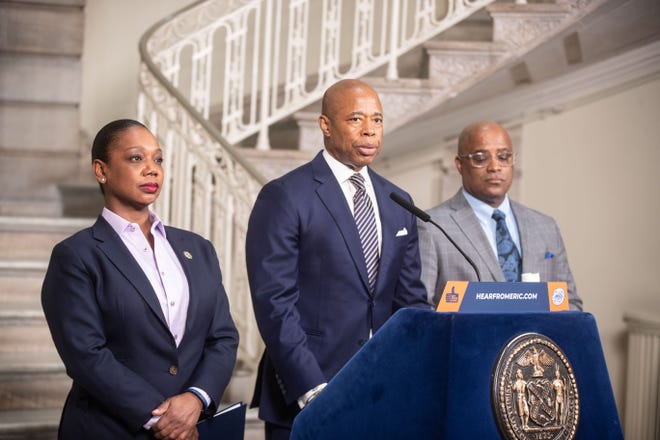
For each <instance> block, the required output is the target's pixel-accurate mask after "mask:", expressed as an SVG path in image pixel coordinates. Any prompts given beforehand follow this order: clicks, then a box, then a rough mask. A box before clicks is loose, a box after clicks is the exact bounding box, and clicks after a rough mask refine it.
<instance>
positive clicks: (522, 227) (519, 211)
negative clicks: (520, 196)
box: [511, 201, 542, 273]
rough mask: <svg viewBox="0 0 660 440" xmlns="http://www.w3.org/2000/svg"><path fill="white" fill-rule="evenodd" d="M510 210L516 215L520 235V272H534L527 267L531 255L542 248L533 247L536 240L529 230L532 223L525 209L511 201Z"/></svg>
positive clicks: (531, 227)
mask: <svg viewBox="0 0 660 440" xmlns="http://www.w3.org/2000/svg"><path fill="white" fill-rule="evenodd" d="M511 210H512V211H513V215H514V216H515V217H516V224H517V225H518V236H519V237H520V247H521V248H522V249H521V250H520V257H521V258H522V273H527V272H534V270H532V269H531V268H529V267H528V266H529V264H531V262H532V260H533V259H532V256H533V255H535V254H538V253H539V252H542V250H539V249H535V247H537V246H534V245H535V244H538V243H537V241H536V240H535V239H534V237H533V236H532V234H531V232H532V230H533V227H534V225H532V224H530V222H529V217H528V216H527V215H525V209H524V208H523V207H522V206H521V205H519V204H517V203H516V202H514V201H511ZM526 263H527V264H526ZM536 271H538V269H536Z"/></svg>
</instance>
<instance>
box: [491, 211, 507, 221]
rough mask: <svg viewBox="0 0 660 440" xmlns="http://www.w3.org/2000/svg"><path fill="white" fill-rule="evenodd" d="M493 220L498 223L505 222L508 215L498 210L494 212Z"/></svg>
mask: <svg viewBox="0 0 660 440" xmlns="http://www.w3.org/2000/svg"><path fill="white" fill-rule="evenodd" d="M492 218H493V220H495V221H496V222H499V221H500V220H504V219H505V218H506V214H504V213H503V212H502V211H500V210H499V209H496V210H494V211H493V215H492Z"/></svg>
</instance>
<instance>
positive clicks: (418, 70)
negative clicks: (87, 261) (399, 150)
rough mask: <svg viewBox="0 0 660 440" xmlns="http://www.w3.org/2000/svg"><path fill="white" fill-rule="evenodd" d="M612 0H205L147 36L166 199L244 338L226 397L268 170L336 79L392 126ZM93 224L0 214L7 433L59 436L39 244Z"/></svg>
mask: <svg viewBox="0 0 660 440" xmlns="http://www.w3.org/2000/svg"><path fill="white" fill-rule="evenodd" d="M603 3H605V0H556V1H528V2H525V1H515V2H512V1H504V0H502V1H493V0H426V1H415V0H382V1H379V0H206V1H200V2H197V3H195V4H194V5H192V6H190V7H188V8H187V9H185V10H183V11H182V12H180V13H178V14H175V15H173V16H171V17H168V18H166V19H164V20H163V21H161V22H159V23H157V24H156V25H155V26H154V27H153V28H152V29H151V30H150V31H149V32H148V33H147V34H145V36H144V37H143V39H142V41H141V43H140V53H141V58H142V66H141V72H140V78H139V83H140V95H139V108H138V117H139V118H140V119H141V120H143V121H144V122H145V123H147V125H148V126H149V127H150V128H151V129H152V130H153V131H154V132H155V134H156V135H157V136H158V137H159V139H160V140H161V143H162V144H163V145H164V146H166V148H165V151H166V155H167V157H166V161H165V163H166V164H168V167H169V168H168V169H167V170H166V176H167V179H168V181H167V184H166V185H165V186H164V190H163V193H162V195H161V197H160V199H159V201H158V204H157V206H156V207H155V209H156V210H157V211H158V213H159V215H160V216H161V217H162V218H163V220H164V221H165V222H166V223H168V224H171V225H173V226H178V227H183V228H187V229H191V230H194V231H196V232H198V233H200V234H201V235H203V236H205V237H208V238H209V239H210V240H211V241H212V242H213V243H214V245H215V246H216V249H217V251H218V255H219V257H220V261H221V265H222V270H223V274H224V282H225V286H226V288H227V291H228V293H229V295H230V301H231V307H232V314H233V316H234V319H235V322H236V324H237V327H238V328H239V332H240V335H241V344H240V347H239V362H238V366H237V371H236V375H235V380H234V381H232V384H230V388H229V390H228V392H227V400H234V399H237V398H241V399H248V398H249V391H250V389H251V385H252V384H251V374H252V373H253V372H254V368H255V366H256V363H257V362H258V359H259V356H260V354H261V351H262V343H261V340H260V337H259V334H258V331H257V328H256V325H255V323H254V318H253V314H252V306H251V302H250V295H249V290H248V283H247V277H246V271H245V256H244V239H245V232H246V231H245V228H246V225H247V219H248V216H249V213H250V210H251V207H252V203H253V201H254V199H255V198H256V195H257V193H258V191H259V189H260V188H261V186H262V185H263V184H264V183H265V181H266V180H267V179H269V178H272V177H275V176H277V175H280V174H282V173H283V172H284V171H285V170H287V169H290V168H291V167H293V166H294V165H295V164H297V163H300V162H303V161H305V160H307V159H308V158H309V157H311V155H312V154H313V153H314V152H315V151H317V150H318V149H319V148H320V146H321V139H320V137H319V133H318V129H317V127H316V116H317V115H318V111H319V104H318V102H319V99H320V97H321V95H322V93H323V91H324V90H325V89H326V88H327V86H328V85H330V84H331V83H333V82H335V81H336V80H338V79H341V78H347V77H360V78H363V79H364V80H365V81H367V82H368V83H370V84H371V85H372V86H373V87H374V88H375V89H376V90H377V91H378V92H379V94H380V96H381V99H382V102H383V107H384V112H385V114H386V119H387V125H386V129H387V132H388V133H395V132H396V130H397V129H399V128H401V127H403V126H405V124H407V123H409V122H410V121H411V120H413V119H415V118H416V117H418V116H419V115H421V114H424V113H425V112H428V111H430V110H432V109H433V108H436V107H437V106H439V105H442V104H443V103H445V102H446V101H447V100H450V99H452V98H454V97H456V96H457V95H459V94H460V93H462V92H463V91H465V90H467V89H468V88H469V87H471V86H473V85H475V84H477V83H479V82H480V81H483V80H484V79H486V78H488V77H489V76H491V75H492V74H494V73H495V72H497V71H499V70H501V69H503V68H504V67H507V66H511V65H512V64H514V63H516V62H517V61H518V60H520V59H521V58H522V57H524V55H525V54H526V53H527V52H529V51H531V50H532V49H534V48H535V47H537V46H538V45H540V44H541V43H543V42H545V41H547V40H548V39H551V38H552V37H553V36H555V35H557V34H558V33H560V32H561V31H562V30H564V29H566V28H567V27H569V26H571V25H572V24H574V23H575V22H576V21H578V20H581V19H583V18H584V17H585V16H587V15H588V14H590V13H591V12H593V11H594V10H595V9H596V8H598V7H599V6H600V5H601V4H603ZM0 213H1V212H0ZM87 224H89V220H79V221H70V220H62V221H54V220H53V219H47V220H34V219H31V218H24V219H17V218H12V217H3V218H0V248H1V249H3V250H4V251H5V253H4V255H11V254H12V253H13V258H12V259H7V258H4V259H2V261H0V283H1V284H0V285H1V286H2V290H0V292H2V295H1V296H0V304H1V307H0V327H2V328H3V330H4V331H3V332H2V333H0V402H1V403H0V439H2V438H7V439H8V438H16V439H18V438H55V434H54V433H55V431H56V426H57V416H58V413H59V408H60V407H61V404H62V403H63V401H64V396H65V392H66V389H67V387H68V383H69V382H68V379H67V378H66V376H65V373H64V370H63V367H62V365H61V362H60V361H59V359H58V358H57V356H56V354H55V352H54V348H53V347H52V343H51V341H50V337H49V335H48V333H47V330H45V323H44V320H43V315H42V313H41V311H40V307H39V301H38V295H39V287H40V282H41V277H43V272H44V270H45V264H46V262H47V257H48V255H47V253H48V252H44V251H43V250H44V249H45V250H48V251H49V250H50V249H51V247H52V244H53V243H54V242H56V241H57V240H59V239H61V238H62V237H64V236H66V235H68V234H70V233H71V232H73V231H74V230H76V229H79V228H81V227H83V226H86V225H87ZM23 420H28V421H29V422H27V423H26V422H24V421H23Z"/></svg>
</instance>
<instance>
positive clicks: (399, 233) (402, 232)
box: [395, 228, 408, 237]
mask: <svg viewBox="0 0 660 440" xmlns="http://www.w3.org/2000/svg"><path fill="white" fill-rule="evenodd" d="M405 235H408V230H407V229H406V228H403V229H399V230H398V231H396V235H395V237H403V236H405Z"/></svg>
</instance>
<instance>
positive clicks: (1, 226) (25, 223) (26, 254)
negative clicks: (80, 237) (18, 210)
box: [0, 216, 94, 261]
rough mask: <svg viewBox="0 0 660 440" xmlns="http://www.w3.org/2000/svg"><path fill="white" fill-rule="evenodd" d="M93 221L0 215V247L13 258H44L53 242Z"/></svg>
mask: <svg viewBox="0 0 660 440" xmlns="http://www.w3.org/2000/svg"><path fill="white" fill-rule="evenodd" d="M93 222H94V220H93V219H89V218H81V219H74V218H55V217H51V218H37V217H6V216H4V217H0V249H5V251H6V252H8V254H7V256H11V257H12V258H13V259H15V260H27V261H35V260H41V261H44V260H45V261H48V260H49V259H50V254H51V251H52V249H53V246H55V244H57V243H58V242H60V241H62V240H63V239H64V238H66V237H68V236H69V235H71V234H73V233H74V232H76V231H78V230H80V229H83V228H85V227H88V226H90V225H92V224H93ZM5 258H6V257H5Z"/></svg>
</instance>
